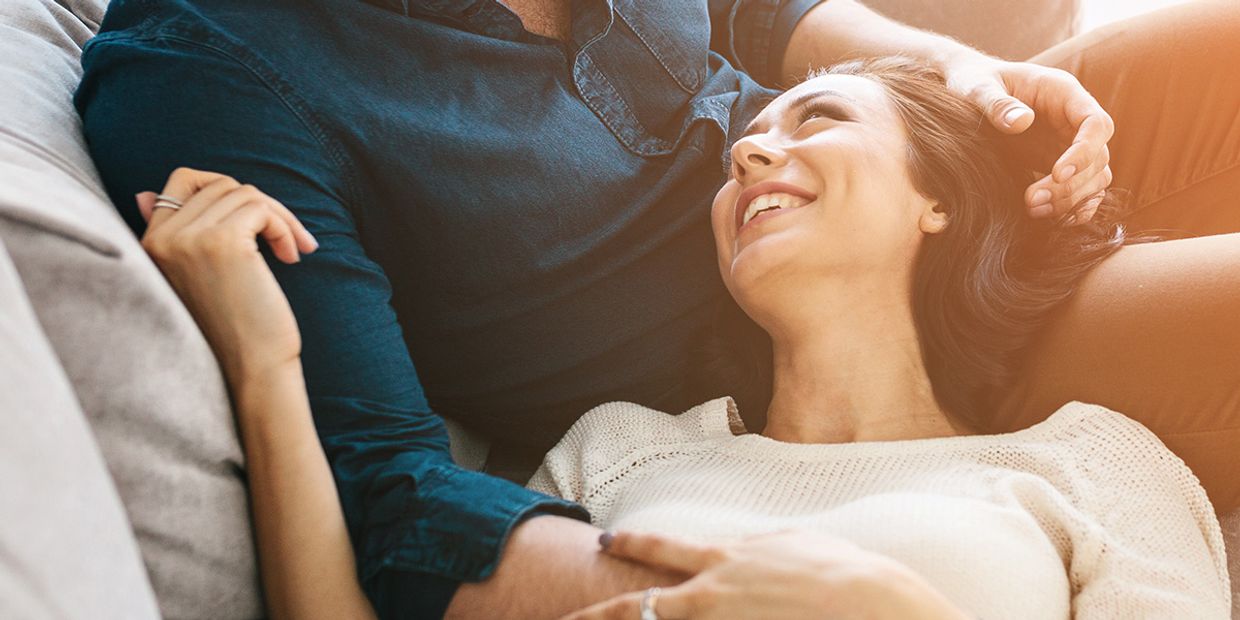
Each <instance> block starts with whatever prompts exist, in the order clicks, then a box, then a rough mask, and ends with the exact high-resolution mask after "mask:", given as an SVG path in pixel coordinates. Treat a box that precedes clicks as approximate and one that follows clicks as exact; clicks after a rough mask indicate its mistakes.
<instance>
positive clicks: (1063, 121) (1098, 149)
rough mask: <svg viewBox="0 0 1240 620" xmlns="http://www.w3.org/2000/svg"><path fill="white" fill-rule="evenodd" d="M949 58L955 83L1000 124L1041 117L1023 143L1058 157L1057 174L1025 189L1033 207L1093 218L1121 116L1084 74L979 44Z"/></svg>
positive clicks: (1016, 130) (1020, 125)
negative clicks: (1088, 86)
mask: <svg viewBox="0 0 1240 620" xmlns="http://www.w3.org/2000/svg"><path fill="white" fill-rule="evenodd" d="M941 66H942V69H943V72H944V75H945V76H946V77H947V85H948V87H949V88H950V89H952V90H953V91H955V92H956V93H958V94H960V95H962V96H964V97H967V98H968V99H970V100H971V101H973V102H974V103H975V104H977V105H978V106H979V107H980V108H981V109H982V111H983V112H985V114H986V117H987V118H988V119H989V120H990V122H991V124H992V125H994V126H995V128H996V129H998V130H999V131H1001V132H1003V133H1007V134H1020V133H1024V132H1025V131H1026V130H1028V129H1029V128H1030V127H1031V126H1033V123H1034V119H1035V118H1037V119H1039V120H1041V122H1040V123H1038V126H1036V127H1034V130H1035V131H1033V132H1030V139H1029V140H1027V141H1025V142H1026V143H1025V144H1023V145H1022V148H1021V150H1024V151H1035V150H1036V151H1041V153H1039V154H1040V155H1046V154H1049V155H1050V157H1056V159H1055V163H1054V165H1053V166H1052V168H1051V174H1049V175H1047V176H1045V177H1043V178H1041V179H1038V180H1037V181H1035V182H1034V183H1033V184H1032V185H1030V186H1029V187H1028V188H1027V189H1026V190H1025V204H1026V206H1027V207H1028V208H1029V214H1030V215H1032V216H1033V217H1051V216H1056V217H1061V218H1065V220H1064V221H1065V223H1067V224H1080V223H1084V222H1087V221H1089V220H1090V219H1091V218H1092V217H1093V216H1094V213H1095V212H1097V210H1098V206H1099V204H1101V202H1102V197H1103V190H1105V189H1106V188H1107V187H1108V186H1110V184H1111V177H1112V174H1111V165H1110V164H1111V152H1110V150H1109V149H1108V148H1107V142H1108V141H1109V140H1110V139H1111V136H1112V135H1113V134H1114V133H1115V124H1114V122H1113V121H1112V120H1111V116H1110V115H1109V114H1107V113H1106V110H1103V109H1102V106H1101V105H1099V104H1098V101H1097V100H1095V99H1094V98H1093V96H1092V95H1090V94H1089V92H1088V91H1086V90H1085V87H1083V86H1081V83H1080V82H1079V81H1077V79H1076V77H1074V76H1073V75H1072V74H1071V73H1068V72H1067V71H1063V70H1060V69H1055V68H1052V67H1044V66H1042V65H1037V64H1033V63H1028V62H1008V61H1004V60H999V59H997V58H991V57H989V56H985V55H983V54H980V53H978V52H975V51H973V50H967V51H964V52H962V53H959V54H957V55H954V56H949V59H948V60H945V61H943V62H942V63H941ZM1035 113H1036V114H1035ZM1035 136H1036V137H1035ZM1030 143H1032V144H1030Z"/></svg>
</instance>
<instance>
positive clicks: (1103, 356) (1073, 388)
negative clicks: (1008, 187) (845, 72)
mask: <svg viewBox="0 0 1240 620" xmlns="http://www.w3.org/2000/svg"><path fill="white" fill-rule="evenodd" d="M1033 60H1034V61H1035V62H1039V63H1044V64H1050V65H1054V66H1057V67H1060V68H1063V69H1066V70H1068V71H1071V72H1072V73H1074V74H1075V75H1077V77H1078V78H1079V79H1080V80H1081V82H1082V83H1083V84H1084V85H1085V87H1086V88H1088V89H1089V90H1090V92H1091V93H1093V94H1094V96H1095V97H1097V98H1098V100H1099V101H1100V102H1101V103H1102V105H1103V106H1104V107H1105V108H1106V109H1107V111H1108V112H1110V113H1111V115H1112V116H1113V117H1114V119H1115V125H1116V135H1115V139H1114V140H1113V141H1112V142H1111V144H1110V148H1111V155H1112V163H1111V165H1112V169H1113V170H1114V173H1115V181H1114V186H1115V187H1117V188H1123V189H1126V190H1129V191H1130V192H1131V194H1130V195H1129V196H1128V204H1129V207H1130V208H1131V209H1132V210H1133V212H1132V214H1131V215H1129V216H1128V217H1126V218H1125V221H1126V222H1127V223H1128V225H1129V230H1130V231H1132V232H1140V231H1149V232H1153V233H1157V234H1160V235H1162V236H1165V237H1185V236H1193V237H1196V236H1199V235H1217V234H1218V233H1227V232H1236V231H1240V78H1238V77H1236V76H1237V75H1238V74H1237V70H1238V69H1240V5H1237V4H1235V3H1225V2H1196V3H1192V4H1188V5H1183V6H1180V7H1175V8H1172V9H1167V10H1163V11H1159V12H1156V13H1152V14H1150V15H1147V16H1143V17H1139V18H1136V19H1133V20H1128V21H1125V22H1121V23H1117V24H1114V25H1111V26H1109V27H1107V28H1103V29H1100V30H1098V31H1094V32H1091V33H1088V34H1085V35H1082V36H1080V37H1076V38H1074V39H1071V40H1069V41H1066V42H1064V43H1063V44H1061V45H1058V46H1056V47H1054V48H1052V49H1050V50H1047V51H1046V52H1044V53H1043V54H1040V55H1038V56H1037V57H1035V58H1034V59H1033ZM1069 400H1081V401H1086V402H1094V403H1098V404H1101V405H1104V406H1107V407H1109V408H1111V409H1114V410H1116V411H1120V412H1123V413H1125V414H1127V415H1129V416H1131V417H1133V418H1134V419H1136V420H1138V421H1140V422H1142V423H1143V424H1145V425H1146V426H1147V427H1149V428H1150V429H1151V430H1153V431H1154V432H1155V433H1157V434H1158V435H1159V436H1160V437H1161V438H1162V439H1163V441H1164V442H1166V443H1167V445H1168V446H1169V447H1170V448H1171V449H1172V450H1174V451H1175V452H1176V453H1177V454H1179V455H1180V456H1181V457H1182V458H1183V459H1184V460H1185V461H1187V462H1188V464H1189V465H1190V466H1191V467H1192V468H1193V470H1194V471H1195V472H1196V473H1197V475H1198V476H1199V477H1200V478H1201V480H1202V483H1203V484H1204V485H1205V487H1206V489H1207V491H1208V492H1209V494H1210V497H1211V500H1212V501H1213V502H1214V503H1215V507H1216V508H1217V509H1218V510H1219V511H1220V512H1225V511H1229V510H1230V509H1232V508H1233V507H1236V506H1238V505H1240V476H1238V475H1236V473H1235V470H1234V454H1235V452H1236V449H1237V447H1240V234H1231V235H1220V236H1212V237H1200V238H1193V239H1185V240H1179V241H1167V242H1159V243H1153V244H1146V245H1138V246H1133V247H1129V248H1125V249H1123V250H1122V251H1120V252H1119V253H1118V254H1117V255H1116V256H1114V257H1113V258H1111V259H1109V260H1108V261H1107V262H1106V263H1105V264H1104V265H1102V266H1101V267H1100V268H1099V269H1097V270H1096V272H1095V273H1093V274H1091V275H1090V276H1089V277H1088V278H1087V279H1086V281H1085V282H1084V284H1083V286H1082V287H1081V290H1080V292H1079V293H1078V294H1077V295H1076V297H1075V298H1074V299H1073V300H1072V301H1071V302H1070V303H1069V304H1068V306H1067V307H1065V308H1064V309H1063V310H1062V311H1061V313H1060V316H1059V317H1057V318H1056V320H1055V321H1054V324H1053V325H1052V326H1051V327H1050V329H1048V330H1047V332H1046V334H1045V335H1044V337H1042V338H1041V339H1040V342H1039V344H1038V346H1037V347H1036V349H1035V350H1034V351H1033V352H1032V354H1031V357H1030V359H1029V360H1028V362H1027V366H1026V368H1025V370H1024V371H1023V372H1022V375H1021V379H1020V381H1019V382H1018V385H1016V386H1014V389H1012V390H1011V391H1009V392H1008V393H1006V394H1004V399H1003V403H1002V406H1001V410H1002V412H1001V414H1002V416H1003V417H1002V418H1001V419H1003V420H1004V421H1005V423H1007V424H1009V425H1010V426H1011V427H1013V428H1016V427H1023V426H1028V425H1029V424H1031V423H1034V422H1036V421H1038V420H1040V419H1043V418H1045V416H1046V415H1047V414H1048V413H1050V412H1051V411H1053V410H1054V409H1055V408H1057V407H1058V406H1059V405H1062V404H1063V403H1064V402H1066V401H1069Z"/></svg>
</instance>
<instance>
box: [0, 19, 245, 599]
mask: <svg viewBox="0 0 1240 620" xmlns="http://www.w3.org/2000/svg"><path fill="white" fill-rule="evenodd" d="M102 7H103V5H102V3H92V2H83V1H80V0H79V1H77V2H72V1H70V2H55V1H52V0H6V1H5V2H3V3H0V83H2V84H4V85H5V96H4V97H2V98H0V241H2V242H3V243H4V244H5V246H6V247H7V250H8V254H9V256H11V258H12V261H13V264H14V266H15V268H16V272H17V273H18V275H19V276H20V279H21V282H22V285H23V286H24V289H25V292H26V295H27V296H28V298H29V300H30V303H31V306H32V308H33V311H34V314H35V316H36V317H37V320H38V322H39V324H40V327H41V329H42V331H43V333H44V334H46V337H47V340H48V342H50V344H51V347H52V349H53V350H54V352H55V355H56V357H57V358H58V361H59V363H60V365H61V367H62V368H63V371H64V373H65V375H66V376H67V378H68V380H69V382H70V383H71V384H72V387H73V390H74V392H75V393H76V397H77V401H78V402H79V403H80V405H81V410H82V411H83V412H84V413H85V416H86V418H87V420H88V421H89V424H90V426H91V428H92V430H93V432H94V436H95V439H96V441H97V443H98V446H99V449H100V451H101V452H102V454H103V457H104V459H105V460H106V462H107V467H108V471H109V472H110V474H111V476H112V479H113V480H114V482H115V485H116V489H117V491H118V492H119V495H120V498H121V500H122V501H123V504H124V507H125V510H126V513H127V516H128V518H129V520H130V522H131V524H132V528H133V531H134V533H135V534H136V538H137V543H138V545H139V547H140V549H141V554H142V558H143V560H144V561H145V565H146V568H147V571H148V573H149V577H150V583H151V585H152V586H153V588H154V592H155V595H156V597H157V599H158V602H159V608H160V611H161V612H162V613H163V615H165V616H169V617H177V618H188V617H211V618H227V617H255V616H259V615H262V613H263V608H262V602H261V597H260V591H259V584H258V572H257V567H256V562H255V554H254V548H253V542H252V532H251V526H250V522H249V514H248V507H247V501H246V487H245V482H244V471H243V461H242V451H241V448H240V444H239V442H238V438H237V434H236V429H235V425H234V422H233V419H232V415H231V412H230V409H229V404H228V397H227V393H226V391H225V386H224V382H223V380H222V377H221V375H220V371H219V368H218V366H217V364H216V362H215V358H214V357H213V356H212V354H211V351H210V349H209V348H208V346H207V343H206V341H205V339H204V338H203V337H202V335H201V333H200V332H199V331H198V328H197V326H196V325H195V324H194V321H193V319H192V317H191V316H190V315H189V313H188V312H187V311H186V310H185V308H184V307H183V306H182V305H181V303H180V302H179V300H178V299H177V297H176V295H175V294H174V293H173V291H172V290H171V288H170V287H169V286H168V285H167V283H166V282H165V281H164V279H163V277H162V276H161V274H160V273H159V271H158V269H156V268H155V266H154V265H153V264H152V263H151V262H150V260H149V259H148V258H147V256H146V254H145V253H144V252H143V251H142V248H141V246H140V245H139V243H138V241H137V239H135V238H134V236H133V234H132V233H131V232H130V231H129V229H128V228H127V227H126V226H125V225H124V223H123V222H122V221H121V219H120V217H119V216H118V215H117V214H116V212H115V210H114V208H113V207H112V206H111V205H110V204H109V202H108V201H107V199H106V198H105V194H104V191H103V189H102V185H101V183H100V181H99V179H98V175H97V173H96V171H95V168H94V166H93V164H92V163H91V161H90V158H89V156H88V155H87V152H86V149H85V145H84V143H83V139H82V137H81V131H80V127H79V121H78V118H77V115H76V113H75V112H74V109H73V106H72V94H73V91H74V89H75V88H76V86H77V83H78V81H79V79H80V75H81V69H80V66H79V56H80V53H81V46H82V44H83V43H85V41H86V40H87V39H88V38H90V37H91V36H92V34H93V30H92V27H93V26H95V25H96V24H97V21H98V16H99V15H101V14H102ZM13 380H14V378H12V377H10V376H9V375H7V374H5V375H0V392H2V391H6V390H9V389H12V386H9V385H7V383H8V382H10V381H13ZM0 441H21V438H20V437H19V436H13V435H7V434H6V435H4V436H3V438H2V439H0Z"/></svg>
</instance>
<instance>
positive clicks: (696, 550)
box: [604, 532, 725, 575]
mask: <svg viewBox="0 0 1240 620" xmlns="http://www.w3.org/2000/svg"><path fill="white" fill-rule="evenodd" d="M604 549H605V550H606V551H607V553H608V554H609V555H613V556H616V557H619V558H624V559H626V560H631V561H634V562H638V563H640V564H645V565H647V566H652V567H656V568H664V569H668V570H674V571H679V572H682V573H687V574H690V575H696V574H697V573H700V572H702V571H704V570H706V569H707V568H709V567H710V566H712V565H713V564H715V563H717V562H719V561H721V560H723V559H724V557H725V552H724V550H723V548H721V547H716V546H711V545H702V544H697V543H690V542H685V541H682V540H677V539H675V538H671V537H668V536H661V535H659V534H649V533H640V532H616V533H614V534H612V537H611V539H610V542H609V543H607V544H606V545H605V546H604Z"/></svg>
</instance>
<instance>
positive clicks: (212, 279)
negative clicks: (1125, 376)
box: [139, 169, 675, 619]
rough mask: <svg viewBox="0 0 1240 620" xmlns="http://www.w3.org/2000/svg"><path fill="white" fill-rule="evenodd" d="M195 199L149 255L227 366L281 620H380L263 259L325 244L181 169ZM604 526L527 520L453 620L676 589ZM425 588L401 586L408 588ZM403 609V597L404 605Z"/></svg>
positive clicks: (165, 213) (143, 200) (297, 342)
mask: <svg viewBox="0 0 1240 620" xmlns="http://www.w3.org/2000/svg"><path fill="white" fill-rule="evenodd" d="M163 193H164V194H165V195H168V196H171V197H172V198H174V199H176V200H180V201H182V202H183V203H184V206H183V207H182V208H180V209H179V210H173V209H165V208H156V209H153V208H152V207H153V204H154V202H155V196H154V194H151V193H149V192H148V193H144V194H142V195H140V196H139V208H140V210H141V212H142V214H143V216H144V217H145V218H147V219H148V227H147V230H146V233H145V235H144V236H143V238H142V243H143V247H144V248H146V250H147V251H148V253H150V255H151V257H152V258H153V259H154V261H155V262H156V264H157V265H159V267H160V269H161V271H163V273H164V275H165V277H167V278H168V281H169V282H170V283H171V284H172V286H173V288H174V289H175V290H176V291H177V294H178V295H179V296H180V297H181V299H182V300H183V301H184V302H185V304H186V306H187V307H188V308H189V310H190V312H191V313H192V314H193V315H194V318H195V320H196V321H197V322H198V324H199V326H200V327H201V328H202V330H203V333H204V335H205V336H206V337H207V340H208V341H209V342H210V344H211V347H212V350H213V351H215V353H216V356H217V358H218V359H219V361H220V366H221V368H222V370H223V371H224V375H225V377H226V379H227V380H228V383H229V388H230V391H231V393H232V396H233V401H234V408H235V411H236V415H237V420H238V426H239V428H240V431H241V435H242V443H243V445H244V447H245V451H246V457H247V468H248V470H249V481H250V498H251V502H252V511H253V518H254V522H255V531H256V536H257V538H258V548H259V554H260V558H261V559H260V563H261V573H262V579H263V585H264V588H265V590H266V593H267V597H266V598H267V604H268V607H269V609H270V612H271V614H272V615H273V616H274V617H276V618H281V617H295V618H316V617H323V618H333V619H334V618H365V617H372V616H374V615H375V613H374V611H372V610H371V607H370V604H369V602H368V601H367V599H366V597H365V595H364V593H363V591H362V589H361V587H360V586H359V582H358V578H357V571H356V569H355V565H354V555H353V549H352V546H351V544H350V540H349V537H348V531H347V529H346V525H345V519H344V514H343V510H342V508H341V506H340V503H339V498H338V496H337V493H336V486H335V483H334V480H333V477H332V474H331V470H330V469H329V467H328V462H327V459H326V456H325V455H324V452H323V449H322V447H321V445H320V443H319V438H318V436H317V434H316V432H315V426H314V423H313V419H312V418H311V411H310V405H309V399H308V397H307V394H306V389H305V384H304V380H303V373H302V366H301V357H300V352H301V339H300V334H299V332H298V328H297V323H296V321H295V319H294V317H293V314H292V311H291V310H290V308H289V303H288V300H287V299H286V298H285V297H284V294H283V292H282V291H281V289H280V287H279V285H278V284H277V282H276V280H275V277H274V276H273V275H272V272H271V270H270V268H268V266H267V263H266V261H265V260H264V259H263V257H262V256H261V255H260V254H259V252H258V244H257V242H256V239H255V238H256V237H257V236H261V237H263V238H264V239H265V240H266V242H267V243H269V244H270V245H271V247H272V250H273V254H274V255H275V256H276V258H277V259H278V260H279V261H280V262H282V263H286V264H293V263H297V262H299V261H300V255H301V254H302V253H307V252H313V251H314V250H315V246H316V244H317V242H316V241H315V240H314V239H313V238H312V237H310V235H309V234H308V233H307V232H306V231H305V230H304V228H302V226H301V224H300V222H298V221H297V219H296V218H294V217H293V216H292V214H291V213H289V212H288V210H287V209H285V208H284V206H283V205H281V204H280V203H279V202H277V201H275V200H273V199H271V198H270V197H268V196H266V195H265V194H263V193H262V192H260V191H258V190H257V189H255V188H254V187H251V186H242V185H240V184H239V183H237V182H236V181H235V180H233V179H231V178H229V177H226V176H223V175H219V174H214V173H208V172H200V171H197V170H189V169H181V170H178V171H177V172H176V173H174V174H173V175H172V177H171V178H170V179H169V181H168V184H167V186H166V187H165V189H164V192H163ZM598 534H599V530H597V529H596V528H594V527H592V526H590V525H588V524H586V523H582V522H580V521H576V520H574V519H568V518H564V517H555V516H538V517H534V518H531V519H528V520H526V521H524V522H523V523H521V524H520V525H519V526H517V527H516V528H515V529H514V530H513V532H512V535H511V536H510V537H509V538H508V540H507V541H506V544H504V555H503V558H502V560H503V561H502V562H499V566H498V567H497V569H496V571H495V573H494V574H492V575H491V576H490V578H488V579H487V580H485V581H482V582H480V583H466V584H463V585H461V586H460V587H459V589H457V590H456V596H455V597H454V598H453V599H452V602H451V606H450V607H449V609H448V616H449V617H454V618H457V617H459V618H486V617H493V615H494V610H496V609H504V610H505V614H506V617H510V618H546V617H553V616H555V615H558V614H562V613H565V612H567V611H569V610H572V609H577V608H580V607H582V606H585V605H588V604H590V603H593V602H595V601H598V600H601V599H603V598H606V597H608V596H613V595H615V594H617V593H619V592H624V591H628V590H632V589H635V588H641V587H646V586H649V585H656V584H669V583H674V582H675V580H674V579H672V578H671V577H670V576H669V575H667V574H665V573H660V572H659V571H656V570H651V569H648V568H645V567H642V566H638V565H635V564H632V563H629V562H625V561H622V560H619V559H616V558H613V557H609V556H606V555H603V554H599V553H597V545H596V543H595V541H597V539H598ZM413 583H414V582H413V580H406V581H405V582H403V583H400V584H393V586H392V588H391V590H393V591H400V592H407V591H408V590H409V588H408V586H410V585H412V584H413ZM391 606H392V607H393V608H394V611H393V614H396V613H399V612H400V610H401V608H402V605H401V604H400V602H399V601H397V602H395V603H391Z"/></svg>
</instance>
